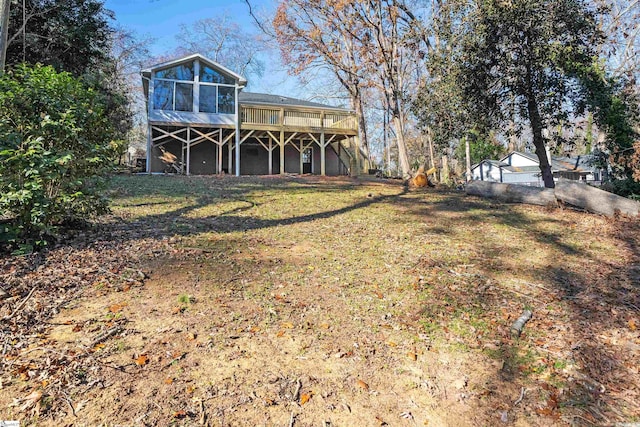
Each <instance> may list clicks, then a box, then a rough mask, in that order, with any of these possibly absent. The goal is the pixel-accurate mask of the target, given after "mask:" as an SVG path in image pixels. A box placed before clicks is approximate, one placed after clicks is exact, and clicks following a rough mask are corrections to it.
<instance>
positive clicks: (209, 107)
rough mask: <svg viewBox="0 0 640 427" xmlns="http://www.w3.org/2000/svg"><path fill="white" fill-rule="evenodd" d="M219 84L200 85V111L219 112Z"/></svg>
mask: <svg viewBox="0 0 640 427" xmlns="http://www.w3.org/2000/svg"><path fill="white" fill-rule="evenodd" d="M217 88H218V87H217V86H214V85H200V111H201V112H202V113H214V114H215V113H217V108H216V105H217V102H216V101H217V99H218V92H217Z"/></svg>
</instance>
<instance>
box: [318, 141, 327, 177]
mask: <svg viewBox="0 0 640 427" xmlns="http://www.w3.org/2000/svg"><path fill="white" fill-rule="evenodd" d="M326 148H327V144H325V142H324V131H322V133H321V134H320V175H322V176H325V175H326V171H327V157H326Z"/></svg>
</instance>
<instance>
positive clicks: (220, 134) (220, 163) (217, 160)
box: [216, 128, 224, 174]
mask: <svg viewBox="0 0 640 427" xmlns="http://www.w3.org/2000/svg"><path fill="white" fill-rule="evenodd" d="M218 142H219V143H218V144H216V147H217V149H218V158H217V159H216V163H217V164H218V167H217V171H216V172H217V173H218V174H221V173H222V147H223V146H224V142H223V141H222V128H220V131H219V132H218Z"/></svg>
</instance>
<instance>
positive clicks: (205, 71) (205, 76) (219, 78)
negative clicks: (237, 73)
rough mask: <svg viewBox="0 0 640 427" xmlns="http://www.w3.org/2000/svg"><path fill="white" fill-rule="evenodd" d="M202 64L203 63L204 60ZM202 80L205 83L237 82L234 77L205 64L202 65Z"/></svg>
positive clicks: (230, 83) (229, 83)
mask: <svg viewBox="0 0 640 427" xmlns="http://www.w3.org/2000/svg"><path fill="white" fill-rule="evenodd" d="M200 64H202V62H201V63H200ZM200 81H201V82H203V83H222V84H227V85H232V84H234V83H235V82H234V80H233V79H232V78H230V77H227V76H225V75H223V74H221V73H219V72H218V71H216V70H214V69H213V68H210V67H207V66H206V65H204V64H202V65H201V66H200Z"/></svg>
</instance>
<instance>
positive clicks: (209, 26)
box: [176, 15, 264, 77]
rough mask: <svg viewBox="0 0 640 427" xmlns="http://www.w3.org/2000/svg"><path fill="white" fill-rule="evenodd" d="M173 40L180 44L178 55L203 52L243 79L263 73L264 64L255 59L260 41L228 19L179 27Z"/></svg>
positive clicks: (223, 17) (196, 22)
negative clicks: (175, 39)
mask: <svg viewBox="0 0 640 427" xmlns="http://www.w3.org/2000/svg"><path fill="white" fill-rule="evenodd" d="M176 38H177V39H178V40H179V41H180V42H181V43H182V46H181V47H180V48H178V52H177V53H178V54H181V55H184V54H190V53H202V54H203V55H205V56H207V57H208V58H210V59H212V60H214V61H216V62H218V63H220V64H222V65H224V66H225V67H227V68H229V69H231V70H234V71H235V72H237V73H239V74H241V75H243V76H245V77H248V76H258V77H260V76H262V74H263V73H264V63H263V62H262V61H261V60H260V59H259V58H258V55H259V53H260V51H261V50H262V47H263V42H262V40H261V39H260V37H258V36H254V35H251V34H248V33H246V32H245V31H243V30H242V28H241V27H240V26H239V25H238V24H237V23H235V22H233V21H232V20H231V18H230V17H229V16H226V15H225V16H222V17H216V18H206V19H201V20H199V21H195V22H194V23H192V24H190V25H186V24H185V25H182V27H181V28H180V33H179V34H178V35H177V36H176Z"/></svg>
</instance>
